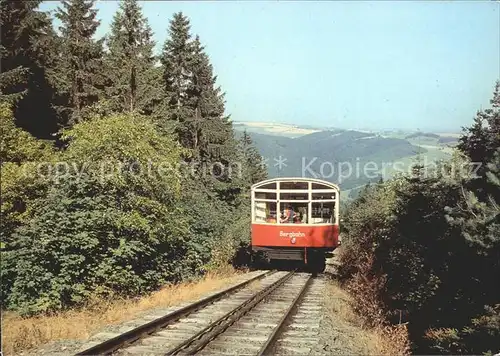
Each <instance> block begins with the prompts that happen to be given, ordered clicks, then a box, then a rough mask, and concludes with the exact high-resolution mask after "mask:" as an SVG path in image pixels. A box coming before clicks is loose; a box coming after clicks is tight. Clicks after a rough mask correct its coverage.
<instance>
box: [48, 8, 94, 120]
mask: <svg viewBox="0 0 500 356" xmlns="http://www.w3.org/2000/svg"><path fill="white" fill-rule="evenodd" d="M62 5H63V6H62V7H59V8H58V11H57V13H56V17H57V18H58V19H59V20H61V22H62V26H61V27H60V31H61V36H62V38H61V42H62V43H61V63H60V67H59V70H60V76H59V77H58V79H59V83H60V86H61V87H60V90H61V92H62V93H63V96H64V97H65V99H66V100H65V101H66V102H65V106H66V110H65V112H64V114H65V118H66V121H67V124H69V125H72V124H74V123H77V122H79V121H81V120H82V118H83V116H84V110H85V108H86V107H87V106H90V105H92V104H93V103H95V102H97V100H98V99H99V96H100V94H101V90H102V77H101V73H102V60H101V59H102V40H99V41H95V40H94V39H93V36H94V34H95V32H96V30H97V27H98V26H99V20H97V19H96V15H97V10H95V9H93V8H92V7H93V5H94V0H63V1H62Z"/></svg>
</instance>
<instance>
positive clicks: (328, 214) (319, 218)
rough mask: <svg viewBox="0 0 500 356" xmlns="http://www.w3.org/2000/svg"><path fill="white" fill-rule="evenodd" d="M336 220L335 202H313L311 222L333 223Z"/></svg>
mask: <svg viewBox="0 0 500 356" xmlns="http://www.w3.org/2000/svg"><path fill="white" fill-rule="evenodd" d="M334 222H335V202H327V203H314V202H313V203H312V204H311V224H332V223H334Z"/></svg>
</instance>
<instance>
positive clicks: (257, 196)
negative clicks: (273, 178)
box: [255, 192, 276, 200]
mask: <svg viewBox="0 0 500 356" xmlns="http://www.w3.org/2000/svg"><path fill="white" fill-rule="evenodd" d="M255 199H257V200H258V199H272V200H276V193H269V192H255Z"/></svg>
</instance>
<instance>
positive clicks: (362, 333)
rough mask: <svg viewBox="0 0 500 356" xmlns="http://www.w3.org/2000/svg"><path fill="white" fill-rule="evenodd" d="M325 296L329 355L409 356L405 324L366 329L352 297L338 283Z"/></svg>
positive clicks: (327, 352)
mask: <svg viewBox="0 0 500 356" xmlns="http://www.w3.org/2000/svg"><path fill="white" fill-rule="evenodd" d="M326 293H327V296H326V298H325V308H326V310H325V313H326V317H327V323H326V324H325V325H324V327H325V328H328V329H329V330H328V331H326V332H327V333H329V335H327V336H326V337H324V339H326V340H329V341H328V345H327V346H326V348H325V350H326V354H329V353H330V354H344V355H348V354H349V355H398V356H400V355H410V349H409V342H408V333H407V330H406V327H405V325H398V326H393V327H384V326H380V327H374V328H370V327H365V325H364V323H363V320H362V318H361V317H360V316H359V315H357V314H356V313H355V312H354V311H353V309H352V308H351V306H350V304H351V297H350V295H349V294H348V293H347V292H346V291H345V290H343V289H342V288H340V287H339V285H338V283H337V282H336V281H334V280H333V281H329V283H328V286H327V289H326Z"/></svg>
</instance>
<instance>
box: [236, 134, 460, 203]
mask: <svg viewBox="0 0 500 356" xmlns="http://www.w3.org/2000/svg"><path fill="white" fill-rule="evenodd" d="M236 128H237V129H239V130H242V129H243V128H246V127H245V125H241V126H236ZM260 128H261V131H260V132H267V130H266V129H265V128H266V126H260ZM239 132H240V133H241V131H239ZM249 134H250V135H251V137H252V139H253V141H254V143H255V145H256V147H257V149H258V150H259V152H260V154H261V155H262V156H263V157H264V158H265V159H266V164H267V167H268V173H269V175H270V176H271V177H277V176H298V177H302V176H303V177H317V178H320V179H325V180H328V181H331V182H335V183H337V184H339V185H340V186H341V188H342V190H343V191H344V194H343V197H344V199H346V198H347V197H349V198H352V197H354V196H355V195H356V193H357V190H358V189H359V188H360V187H362V186H364V185H365V184H366V183H368V182H376V181H378V180H379V179H380V178H381V177H383V178H389V177H391V176H392V175H394V174H396V173H398V172H403V171H407V170H408V168H409V167H410V166H411V165H412V163H414V162H415V159H416V157H417V155H420V156H421V157H422V158H424V159H425V160H426V162H431V161H436V160H441V159H447V158H449V157H450V153H451V148H450V147H448V146H447V145H446V144H444V143H442V141H443V137H442V136H440V135H437V134H422V135H420V134H419V133H410V134H405V135H404V136H403V135H401V134H400V135H398V136H399V137H391V136H390V135H388V134H387V133H386V132H384V134H383V135H382V134H378V133H374V132H361V131H356V130H343V129H332V130H324V131H315V132H312V133H309V134H304V135H298V136H297V137H287V136H284V135H274V134H269V133H259V132H255V130H254V131H249ZM444 141H445V142H449V141H451V142H452V143H453V142H454V141H452V140H446V139H445V140H444ZM280 157H281V165H280V164H279V162H280Z"/></svg>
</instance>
